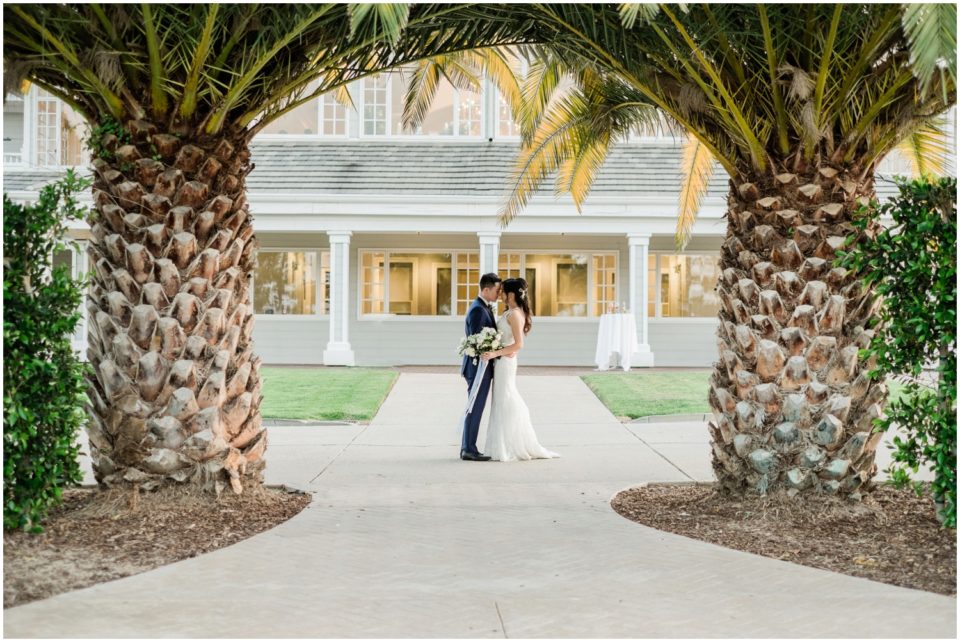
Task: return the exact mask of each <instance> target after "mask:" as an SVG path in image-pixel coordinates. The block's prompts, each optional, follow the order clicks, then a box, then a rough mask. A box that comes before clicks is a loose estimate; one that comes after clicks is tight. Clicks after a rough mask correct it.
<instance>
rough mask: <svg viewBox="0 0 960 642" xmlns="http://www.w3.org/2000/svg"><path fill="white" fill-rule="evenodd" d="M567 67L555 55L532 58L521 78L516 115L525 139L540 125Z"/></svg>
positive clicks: (529, 137) (530, 136)
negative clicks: (519, 102)
mask: <svg viewBox="0 0 960 642" xmlns="http://www.w3.org/2000/svg"><path fill="white" fill-rule="evenodd" d="M566 73H567V68H566V67H565V65H564V64H563V62H562V61H561V60H560V59H558V58H556V57H555V56H546V57H544V58H540V59H537V60H534V61H533V62H532V63H531V64H530V69H529V70H528V72H527V75H526V76H525V77H524V79H523V83H522V86H521V88H520V93H521V97H522V104H523V107H522V109H520V111H519V113H518V114H517V116H519V118H518V124H519V126H520V134H521V136H522V137H523V138H524V139H525V140H529V139H531V138H532V136H533V134H534V132H535V131H536V130H537V128H538V127H539V125H540V118H541V117H542V116H543V115H544V114H545V113H546V111H547V106H548V105H549V104H550V101H551V100H552V99H553V97H554V94H555V93H556V91H557V89H558V87H560V85H561V82H562V80H563V78H564V76H565V75H566Z"/></svg>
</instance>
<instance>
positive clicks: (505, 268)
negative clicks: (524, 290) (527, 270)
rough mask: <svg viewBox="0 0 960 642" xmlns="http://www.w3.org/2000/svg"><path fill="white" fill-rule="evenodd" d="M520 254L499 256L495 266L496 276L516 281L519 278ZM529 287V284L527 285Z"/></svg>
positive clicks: (503, 253)
mask: <svg viewBox="0 0 960 642" xmlns="http://www.w3.org/2000/svg"><path fill="white" fill-rule="evenodd" d="M520 256H521V255H520V254H510V253H508V252H502V253H501V254H500V260H499V264H498V265H497V274H499V275H500V278H502V279H516V278H518V277H519V276H520ZM527 285H528V286H529V285H530V284H529V283H527Z"/></svg>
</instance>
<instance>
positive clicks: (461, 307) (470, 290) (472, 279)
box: [457, 252, 480, 314]
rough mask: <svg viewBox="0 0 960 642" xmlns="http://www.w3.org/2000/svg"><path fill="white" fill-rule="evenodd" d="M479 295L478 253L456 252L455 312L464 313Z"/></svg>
mask: <svg viewBox="0 0 960 642" xmlns="http://www.w3.org/2000/svg"><path fill="white" fill-rule="evenodd" d="M478 296H480V255H479V254H478V253H476V252H458V253H457V314H466V313H467V309H468V308H469V307H470V305H471V304H472V303H473V300H474V299H476V298H477V297H478Z"/></svg>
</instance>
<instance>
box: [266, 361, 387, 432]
mask: <svg viewBox="0 0 960 642" xmlns="http://www.w3.org/2000/svg"><path fill="white" fill-rule="evenodd" d="M260 373H261V375H262V377H263V405H262V406H261V411H262V412H263V416H264V417H265V418H270V419H317V420H328V421H330V420H332V421H336V420H354V421H368V420H370V419H372V418H373V416H374V415H375V414H377V410H378V409H379V408H380V404H382V403H383V401H384V399H386V398H387V394H388V393H389V392H390V388H391V387H392V386H393V382H394V381H396V379H397V371H396V370H386V369H379V368H278V367H263V368H261V369H260Z"/></svg>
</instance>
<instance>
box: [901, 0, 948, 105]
mask: <svg viewBox="0 0 960 642" xmlns="http://www.w3.org/2000/svg"><path fill="white" fill-rule="evenodd" d="M903 30H904V32H906V34H907V40H908V41H909V42H910V58H911V63H912V66H913V70H914V72H915V73H916V75H917V78H919V79H920V87H921V90H922V91H924V92H925V91H927V90H928V89H929V88H930V85H931V83H932V82H933V79H934V77H935V76H936V75H938V74H943V73H946V74H949V75H950V78H951V79H952V81H953V83H954V84H956V82H957V5H956V4H955V3H946V2H945V3H936V4H933V3H922V4H908V5H906V6H905V7H904V10H903ZM945 89H946V88H944V90H945Z"/></svg>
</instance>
